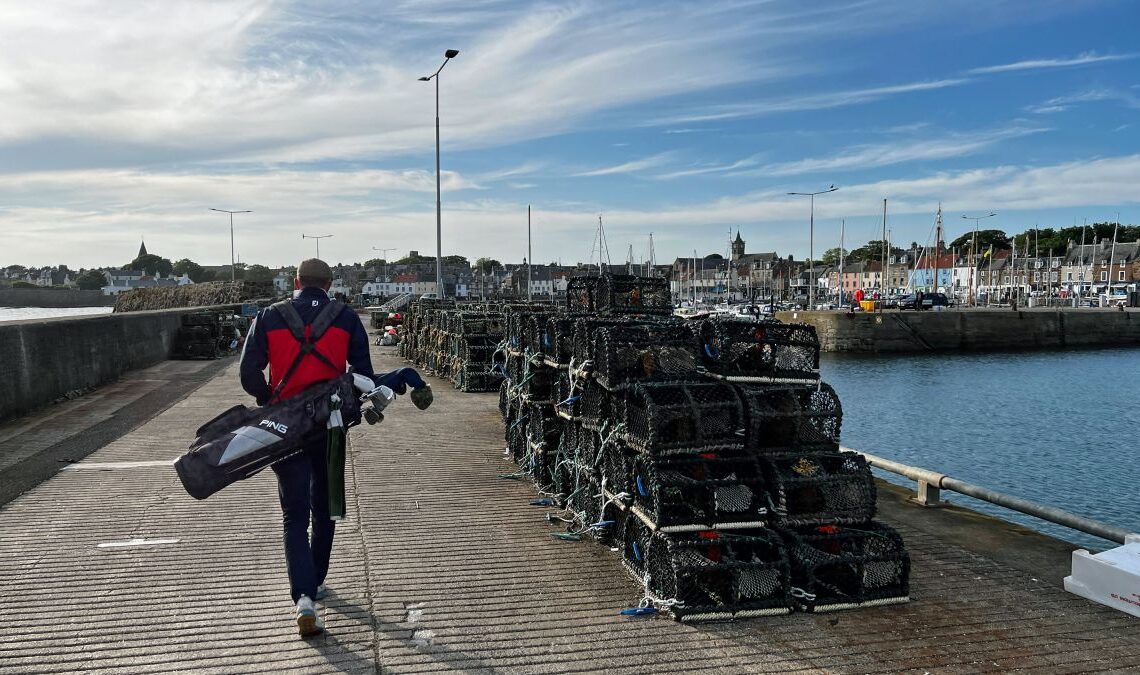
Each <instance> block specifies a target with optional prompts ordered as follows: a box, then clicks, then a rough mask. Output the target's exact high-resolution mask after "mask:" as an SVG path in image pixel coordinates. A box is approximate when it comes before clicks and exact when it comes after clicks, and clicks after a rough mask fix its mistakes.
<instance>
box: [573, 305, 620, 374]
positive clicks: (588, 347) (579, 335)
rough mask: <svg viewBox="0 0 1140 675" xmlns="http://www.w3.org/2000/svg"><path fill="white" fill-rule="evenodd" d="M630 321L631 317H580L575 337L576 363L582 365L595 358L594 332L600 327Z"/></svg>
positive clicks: (576, 322)
mask: <svg viewBox="0 0 1140 675" xmlns="http://www.w3.org/2000/svg"><path fill="white" fill-rule="evenodd" d="M630 323H631V322H630V320H629V319H622V318H597V317H591V318H586V319H578V320H577V321H575V322H574V338H573V340H574V344H573V347H574V350H573V356H574V362H575V364H576V365H579V366H580V365H582V364H583V363H585V362H587V361H593V360H594V334H595V333H596V332H597V330H598V329H599V328H604V327H606V326H621V325H629V324H630Z"/></svg>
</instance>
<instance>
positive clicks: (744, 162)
mask: <svg viewBox="0 0 1140 675" xmlns="http://www.w3.org/2000/svg"><path fill="white" fill-rule="evenodd" d="M759 158H760V155H758V154H757V155H753V156H751V157H745V158H744V159H741V160H737V161H735V162H732V163H731V164H710V165H704V166H696V167H692V168H688V169H680V170H677V171H670V172H668V173H662V174H658V175H656V176H654V178H658V179H661V180H672V179H674V178H685V177H688V176H700V175H702V174H708V173H728V172H730V171H737V170H740V169H744V168H747V167H750V166H756V164H757V163H758V162H759Z"/></svg>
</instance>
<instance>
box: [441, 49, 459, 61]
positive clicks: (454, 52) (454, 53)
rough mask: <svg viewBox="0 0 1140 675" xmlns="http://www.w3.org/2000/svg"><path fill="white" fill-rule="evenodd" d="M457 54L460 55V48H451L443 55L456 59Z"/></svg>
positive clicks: (446, 57)
mask: <svg viewBox="0 0 1140 675" xmlns="http://www.w3.org/2000/svg"><path fill="white" fill-rule="evenodd" d="M456 56H459V50H458V49H449V50H447V51H446V52H444V53H443V57H444V58H445V59H454V58H455V57H456Z"/></svg>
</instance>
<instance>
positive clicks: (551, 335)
mask: <svg viewBox="0 0 1140 675" xmlns="http://www.w3.org/2000/svg"><path fill="white" fill-rule="evenodd" d="M579 318H581V316H580V315H555V316H550V317H547V318H546V329H545V331H544V332H543V336H542V353H543V354H545V355H546V358H548V359H549V360H551V361H554V362H557V363H560V364H562V365H567V364H569V363H570V359H572V358H573V357H574V322H575V321H577V320H578V319H579Z"/></svg>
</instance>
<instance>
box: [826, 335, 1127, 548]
mask: <svg viewBox="0 0 1140 675" xmlns="http://www.w3.org/2000/svg"><path fill="white" fill-rule="evenodd" d="M820 370H821V372H822V375H823V378H824V380H825V381H827V382H828V383H829V384H831V385H832V386H833V387H835V390H836V391H837V392H838V393H839V397H840V400H841V401H842V403H843V444H844V445H846V446H848V447H852V448H855V449H858V450H865V451H867V452H869V453H872V454H875V455H878V456H880V457H885V458H888V459H893V460H896V461H900V462H903V463H905V464H911V465H914V466H919V467H923V468H927V469H933V470H937V471H941V472H943V473H945V474H947V475H950V476H954V477H955V478H959V479H961V480H965V481H969V482H971V483H975V484H977V485H981V486H984V487H988V488H992V489H995V490H999V491H1001V492H1005V493H1007V494H1012V495H1016V496H1019V497H1024V498H1026V499H1030V500H1033V501H1036V502H1038V503H1041V504H1047V505H1052V506H1056V507H1059V508H1062V509H1065V510H1068V511H1071V512H1073V513H1076V514H1079V515H1083V516H1088V517H1091V518H1095V519H1097V520H1101V521H1103V522H1107V523H1111V524H1113V525H1117V526H1120V527H1124V528H1129V529H1130V530H1131V531H1133V532H1140V490H1138V489H1137V487H1138V485H1140V350H1137V349H1105V350H1094V351H1056V352H1027V353H996V354H943V355H934V356H932V355H916V356H889V357H887V356H882V357H880V356H844V355H837V354H825V355H824V358H823V359H822V362H821V365H820ZM877 473H878V472H877ZM880 475H882V476H883V477H884V478H887V479H888V480H891V481H893V482H898V483H900V484H902V485H913V482H909V481H907V480H906V479H902V478H900V477H898V476H894V475H893V474H885V473H882V474H880ZM943 495H944V496H945V497H948V498H949V499H950V500H951V501H952V502H954V503H957V504H960V505H963V506H967V507H969V508H974V509H977V510H980V511H985V512H986V513H991V514H994V515H997V516H999V517H1001V518H1004V519H1007V520H1013V521H1015V522H1018V523H1021V524H1023V525H1026V526H1028V527H1032V528H1034V529H1036V530H1039V531H1042V532H1046V533H1048V534H1051V535H1053V536H1056V537H1058V538H1060V539H1064V540H1066V541H1070V542H1074V543H1077V544H1080V545H1082V546H1091V547H1093V548H1096V549H1098V550H1099V549H1103V548H1106V547H1107V546H1110V544H1109V543H1107V542H1105V541H1104V540H1102V539H1099V538H1096V537H1091V536H1089V535H1085V534H1083V533H1080V532H1076V531H1074V530H1070V529H1068V528H1063V527H1059V526H1056V525H1053V524H1051V523H1046V522H1044V521H1041V520H1037V519H1036V518H1031V517H1028V516H1023V515H1021V514H1019V513H1017V512H1014V511H1009V510H1006V509H1002V508H999V507H995V506H992V505H990V504H988V503H985V502H979V501H976V500H973V499H970V498H969V497H965V496H963V495H959V494H957V493H950V492H943Z"/></svg>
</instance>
